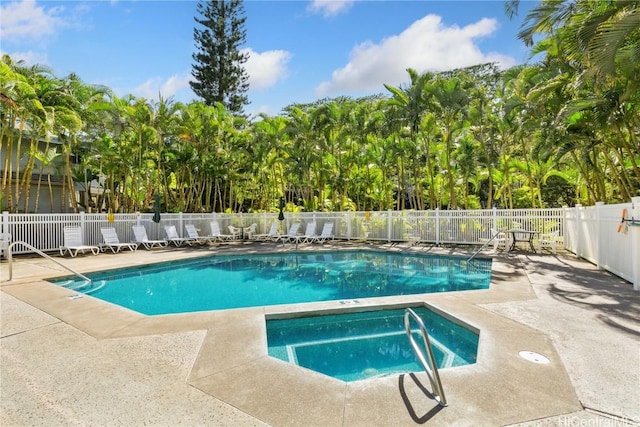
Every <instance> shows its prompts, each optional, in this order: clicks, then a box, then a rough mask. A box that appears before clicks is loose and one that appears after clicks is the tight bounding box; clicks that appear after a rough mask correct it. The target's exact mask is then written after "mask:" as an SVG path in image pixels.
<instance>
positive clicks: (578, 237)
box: [574, 203, 583, 258]
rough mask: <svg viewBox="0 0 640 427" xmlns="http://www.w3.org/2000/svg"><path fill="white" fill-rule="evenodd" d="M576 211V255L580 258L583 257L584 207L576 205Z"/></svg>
mask: <svg viewBox="0 0 640 427" xmlns="http://www.w3.org/2000/svg"><path fill="white" fill-rule="evenodd" d="M574 209H575V210H576V236H575V237H576V243H575V248H576V255H577V256H578V257H580V258H583V256H582V218H581V217H582V205H581V204H580V203H576V206H575V208H574Z"/></svg>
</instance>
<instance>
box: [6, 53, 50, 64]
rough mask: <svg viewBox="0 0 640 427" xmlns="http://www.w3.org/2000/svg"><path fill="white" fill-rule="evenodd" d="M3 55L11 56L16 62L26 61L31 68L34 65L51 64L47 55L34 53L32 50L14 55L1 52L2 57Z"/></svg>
mask: <svg viewBox="0 0 640 427" xmlns="http://www.w3.org/2000/svg"><path fill="white" fill-rule="evenodd" d="M1 55H9V56H10V57H11V59H12V60H13V61H14V62H18V61H24V63H25V64H26V65H27V66H29V67H30V66H32V65H42V64H47V62H49V59H48V57H47V54H46V53H40V52H34V51H32V50H29V51H27V52H12V53H8V52H4V51H0V56H1Z"/></svg>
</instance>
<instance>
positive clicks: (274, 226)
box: [253, 222, 279, 240]
mask: <svg viewBox="0 0 640 427" xmlns="http://www.w3.org/2000/svg"><path fill="white" fill-rule="evenodd" d="M278 236H279V234H278V223H277V222H273V223H271V228H270V229H269V232H268V233H263V234H253V238H254V239H255V240H270V239H273V240H275V239H277V238H278Z"/></svg>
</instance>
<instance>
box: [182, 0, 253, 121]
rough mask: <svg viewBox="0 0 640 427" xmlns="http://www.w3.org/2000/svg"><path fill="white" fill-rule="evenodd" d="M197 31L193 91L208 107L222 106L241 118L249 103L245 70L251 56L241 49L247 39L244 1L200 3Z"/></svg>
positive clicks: (213, 0)
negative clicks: (220, 104) (216, 104)
mask: <svg viewBox="0 0 640 427" xmlns="http://www.w3.org/2000/svg"><path fill="white" fill-rule="evenodd" d="M197 11H198V14H199V17H196V18H195V20H196V22H197V23H198V24H200V25H201V26H202V28H201V29H199V28H197V27H196V28H194V30H193V38H194V40H195V44H196V48H197V51H196V53H194V54H193V59H194V61H195V64H193V69H192V71H191V75H193V77H194V78H195V80H193V81H191V82H189V85H190V86H191V89H193V91H194V92H195V93H196V95H198V96H199V97H201V98H202V99H203V100H204V102H205V103H206V104H207V105H213V104H214V103H216V102H220V103H222V104H223V105H224V106H225V107H226V108H227V110H228V111H230V112H232V113H235V114H239V115H242V114H243V112H244V111H243V110H244V106H245V105H247V104H248V103H249V100H248V98H247V96H246V92H247V90H248V89H249V82H248V80H249V76H248V75H247V71H246V70H245V68H244V63H245V62H247V59H248V57H249V56H248V54H246V53H241V52H240V50H239V48H240V46H242V45H243V44H244V42H245V39H246V30H245V28H244V24H245V21H246V19H247V18H246V17H245V16H244V6H243V4H242V0H208V1H205V0H200V1H198V6H197Z"/></svg>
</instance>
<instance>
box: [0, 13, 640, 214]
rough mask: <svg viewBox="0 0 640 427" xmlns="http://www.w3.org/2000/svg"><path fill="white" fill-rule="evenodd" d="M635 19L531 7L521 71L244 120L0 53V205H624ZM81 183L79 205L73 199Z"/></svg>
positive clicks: (639, 93) (639, 174)
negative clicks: (57, 200)
mask: <svg viewBox="0 0 640 427" xmlns="http://www.w3.org/2000/svg"><path fill="white" fill-rule="evenodd" d="M637 17H638V2H622V1H620V2H609V1H602V2H593V1H570V2H558V1H554V2H547V1H543V2H541V4H540V7H539V8H537V9H534V10H532V11H531V13H530V14H529V15H528V17H527V19H526V20H525V25H524V26H523V29H522V34H521V36H522V37H523V39H524V40H526V41H527V42H531V43H532V45H533V50H532V54H533V55H541V57H542V58H543V59H541V60H540V61H539V62H537V63H534V64H532V65H527V66H524V65H522V66H517V67H514V68H512V69H508V70H499V69H498V68H496V67H495V66H494V65H493V64H483V65H478V66H474V67H469V68H465V69H460V70H453V71H449V72H445V73H419V72H418V71H416V70H411V69H409V70H407V72H408V83H407V84H406V85H405V86H399V87H395V86H392V85H385V87H384V88H381V90H382V89H384V90H385V93H383V94H380V95H377V96H371V97H367V98H360V99H352V98H346V97H340V98H334V99H323V100H318V101H317V102H315V103H313V104H307V105H300V104H296V105H290V106H288V107H286V108H285V109H284V110H283V111H282V113H281V114H279V115H277V116H267V115H261V116H260V117H257V118H255V119H254V120H247V119H245V118H242V117H238V116H236V115H234V114H232V113H231V112H230V111H229V110H227V109H226V108H225V107H224V106H223V105H222V104H221V103H216V104H214V105H212V106H208V105H205V104H204V103H201V102H192V103H189V104H182V103H178V102H174V101H173V100H172V99H164V98H160V100H159V101H156V102H151V101H148V100H146V99H142V98H135V97H133V96H127V97H124V98H119V97H118V96H116V95H114V94H113V93H111V91H110V90H109V89H108V88H104V87H97V86H92V85H87V84H85V83H83V82H82V81H81V80H80V79H79V78H78V76H75V75H70V76H66V77H64V78H59V77H56V76H55V75H53V74H52V72H51V70H48V69H46V68H44V67H40V66H35V67H25V66H24V64H22V63H20V62H14V61H13V60H12V59H11V58H10V57H8V56H5V57H3V59H2V61H1V62H0V118H1V123H2V129H1V138H2V159H3V164H2V166H1V167H0V169H1V170H2V171H3V174H2V176H1V177H0V179H1V184H0V185H1V188H2V201H1V202H2V206H3V209H7V210H10V211H12V212H17V211H24V210H28V209H29V206H32V204H30V203H31V202H30V201H29V199H28V198H29V194H30V193H31V191H30V186H32V185H36V186H37V187H38V188H41V187H43V189H42V191H43V192H44V191H45V190H44V188H45V187H48V188H49V190H48V191H50V188H51V182H52V180H53V181H56V180H57V182H59V183H62V184H63V188H65V200H66V201H68V203H69V205H70V206H72V207H73V209H80V208H82V207H84V208H86V209H105V210H106V209H110V210H112V211H119V212H134V211H144V210H148V209H149V208H150V207H151V206H153V200H154V196H155V195H156V194H159V195H161V196H162V199H163V201H164V204H165V208H166V209H168V210H171V211H184V212H200V211H207V212H208V211H241V210H242V211H276V212H277V210H278V203H279V200H280V197H284V198H285V200H286V202H287V209H289V210H291V209H304V210H309V211H311V210H346V209H354V210H386V209H424V208H427V209H429V208H431V209H435V208H439V209H456V208H469V209H472V208H479V207H488V206H498V207H505V208H518V207H555V206H561V205H573V204H576V203H582V204H593V203H595V202H596V201H604V202H608V203H612V202H622V201H624V202H626V201H628V200H629V199H630V197H632V196H638V195H640V136H639V135H640V114H639V113H640V111H639V110H640V87H639V84H640V61H638V60H637V55H638V46H639V43H640V30H639V29H638V24H637V23H638V20H637ZM633 22H635V26H634V25H632V24H631V23H633ZM598 46H600V48H598ZM603 46H608V47H607V48H606V49H605V48H603ZM609 49H611V52H609ZM634 55H635V56H634ZM536 57H537V56H536ZM632 58H636V59H634V60H632ZM15 152H17V153H19V155H18V156H13V155H9V153H15ZM94 178H97V182H99V183H100V185H101V187H102V188H101V189H99V190H100V191H98V192H97V193H98V194H94V195H93V199H92V200H91V206H89V201H87V200H86V199H83V200H76V198H75V194H76V192H75V191H73V190H74V188H77V187H78V185H80V186H81V187H84V188H85V189H87V190H89V189H90V188H91V185H89V183H90V182H91V180H92V179H94ZM37 194H40V192H37ZM66 201H65V206H60V207H56V208H58V209H59V210H62V211H64V210H65V209H66V203H67V202H66ZM94 204H95V206H94Z"/></svg>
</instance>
